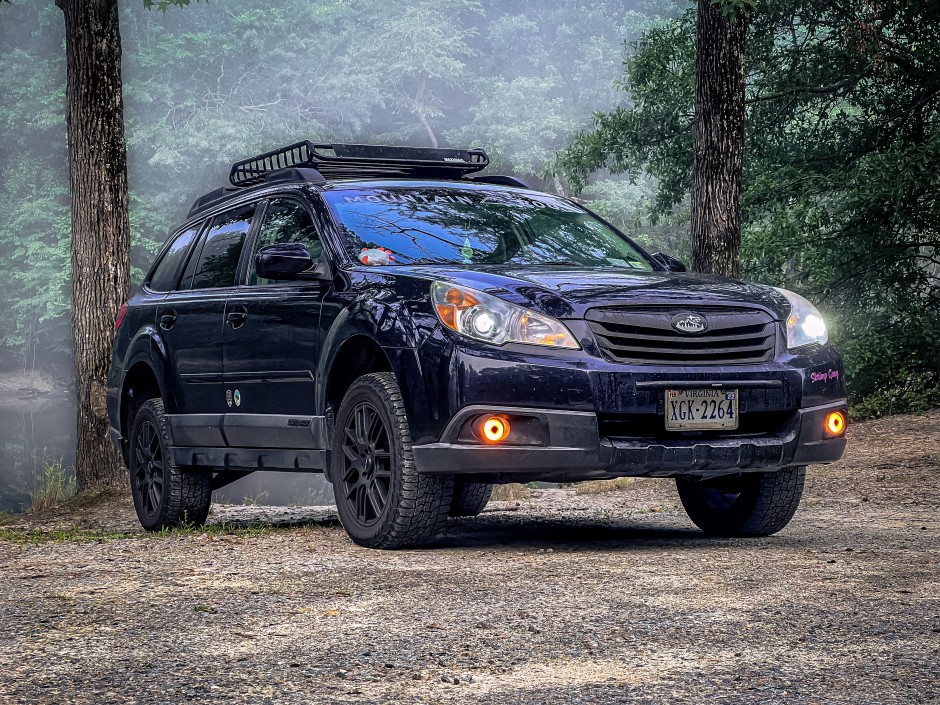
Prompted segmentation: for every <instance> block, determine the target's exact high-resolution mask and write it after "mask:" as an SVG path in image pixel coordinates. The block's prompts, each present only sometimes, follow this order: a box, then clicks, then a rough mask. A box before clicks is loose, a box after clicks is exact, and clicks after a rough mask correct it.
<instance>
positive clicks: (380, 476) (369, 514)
mask: <svg viewBox="0 0 940 705" xmlns="http://www.w3.org/2000/svg"><path fill="white" fill-rule="evenodd" d="M334 428H335V429H336V430H335V433H334V434H333V448H332V461H331V462H332V468H331V476H332V478H333V492H334V494H335V496H336V508H337V510H338V512H339V518H340V521H341V522H342V524H343V528H345V529H346V533H348V534H349V536H350V538H351V539H352V540H353V541H355V542H356V543H358V544H359V545H361V546H368V547H370V548H406V547H409V546H420V545H421V544H424V543H427V542H428V541H430V540H431V539H432V538H434V536H435V535H436V534H438V533H439V532H440V531H441V529H443V527H444V524H445V523H446V521H447V512H448V510H449V509H450V506H451V496H452V493H453V486H454V480H453V477H451V476H445V475H421V474H419V473H418V471H417V469H416V468H415V463H414V457H413V456H412V453H411V432H410V430H409V427H408V419H407V418H406V416H405V408H404V403H403V402H402V398H401V392H400V391H399V389H398V384H397V383H396V382H395V377H394V375H392V374H391V373H389V372H379V373H372V374H368V375H364V376H363V377H360V378H359V379H357V380H356V381H355V382H353V384H352V386H351V387H350V388H349V391H347V392H346V396H345V397H344V398H343V402H342V404H340V407H339V412H338V413H337V415H336V425H335V427H334Z"/></svg>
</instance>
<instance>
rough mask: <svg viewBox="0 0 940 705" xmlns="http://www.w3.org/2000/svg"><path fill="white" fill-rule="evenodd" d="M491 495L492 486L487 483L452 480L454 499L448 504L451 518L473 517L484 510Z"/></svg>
mask: <svg viewBox="0 0 940 705" xmlns="http://www.w3.org/2000/svg"><path fill="white" fill-rule="evenodd" d="M492 494H493V485H492V484H490V483H489V482H468V481H467V480H461V479H459V478H458V479H456V480H454V498H453V500H451V503H450V515H451V516H452V517H475V516H476V515H477V514H479V513H480V512H482V511H483V510H484V509H486V505H487V503H488V502H489V501H490V497H491V496H492Z"/></svg>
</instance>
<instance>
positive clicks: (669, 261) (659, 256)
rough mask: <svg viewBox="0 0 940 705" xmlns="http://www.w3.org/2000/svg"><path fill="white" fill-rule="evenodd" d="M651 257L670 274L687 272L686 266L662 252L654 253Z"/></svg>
mask: <svg viewBox="0 0 940 705" xmlns="http://www.w3.org/2000/svg"><path fill="white" fill-rule="evenodd" d="M651 257H652V258H653V259H654V260H656V261H657V262H658V263H659V264H661V265H662V266H663V267H665V268H666V269H667V270H668V271H670V272H685V271H687V270H686V268H685V265H684V264H682V262H680V261H679V260H677V259H676V258H675V257H671V256H670V255H667V254H664V253H662V252H654V253H653V254H652V255H651Z"/></svg>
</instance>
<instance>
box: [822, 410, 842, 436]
mask: <svg viewBox="0 0 940 705" xmlns="http://www.w3.org/2000/svg"><path fill="white" fill-rule="evenodd" d="M845 422H846V418H845V412H844V411H830V412H829V413H828V414H826V433H828V434H829V435H830V436H841V435H842V434H843V433H845Z"/></svg>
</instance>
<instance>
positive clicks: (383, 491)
mask: <svg viewBox="0 0 940 705" xmlns="http://www.w3.org/2000/svg"><path fill="white" fill-rule="evenodd" d="M369 497H371V498H372V506H374V507H375V513H376V514H381V513H382V510H383V509H385V504H386V502H388V489H387V488H386V487H384V486H383V485H382V483H381V482H379V481H378V480H377V479H376V478H372V482H371V483H370V484H369Z"/></svg>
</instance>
